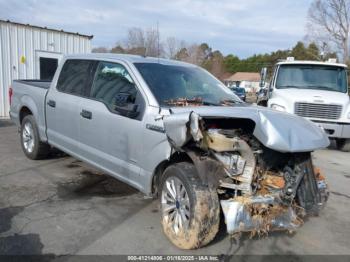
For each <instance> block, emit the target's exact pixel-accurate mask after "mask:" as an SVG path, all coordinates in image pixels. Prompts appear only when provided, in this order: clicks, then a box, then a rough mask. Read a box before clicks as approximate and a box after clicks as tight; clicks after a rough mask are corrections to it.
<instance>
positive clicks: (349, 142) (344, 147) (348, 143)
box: [336, 138, 350, 152]
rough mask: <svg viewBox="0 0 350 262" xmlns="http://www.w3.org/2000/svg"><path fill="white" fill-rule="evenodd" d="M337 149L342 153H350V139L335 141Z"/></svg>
mask: <svg viewBox="0 0 350 262" xmlns="http://www.w3.org/2000/svg"><path fill="white" fill-rule="evenodd" d="M336 144H337V149H338V150H341V151H344V152H350V139H340V138H338V139H336Z"/></svg>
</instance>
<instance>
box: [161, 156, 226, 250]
mask: <svg viewBox="0 0 350 262" xmlns="http://www.w3.org/2000/svg"><path fill="white" fill-rule="evenodd" d="M172 181H174V184H172V183H173V182H172ZM174 187H176V188H177V190H174V191H173V192H175V194H176V199H178V200H177V201H173V202H172V201H169V199H170V200H173V199H174V198H173V197H172V195H171V194H172V192H171V190H172V189H174ZM159 192H160V204H161V214H162V221H161V223H162V226H163V231H164V234H165V235H166V236H167V238H168V239H169V240H170V241H171V242H172V243H173V244H174V245H175V246H177V247H179V248H181V249H196V248H200V247H203V246H205V245H207V244H208V243H209V242H210V241H211V240H213V239H214V237H215V235H216V234H217V232H218V230H219V223H220V204H219V198H218V195H217V192H216V191H215V190H209V189H208V187H206V186H204V185H203V184H202V183H201V180H200V178H199V177H198V175H197V171H196V168H195V167H194V165H193V164H190V163H185V162H182V163H176V164H174V165H171V166H169V167H168V168H167V169H166V170H165V171H164V173H163V176H162V180H161V184H160V191H159ZM167 208H169V209H171V208H172V210H173V211H167ZM177 214H178V220H176V219H177ZM180 220H181V224H180ZM176 221H177V223H176ZM180 225H181V226H180Z"/></svg>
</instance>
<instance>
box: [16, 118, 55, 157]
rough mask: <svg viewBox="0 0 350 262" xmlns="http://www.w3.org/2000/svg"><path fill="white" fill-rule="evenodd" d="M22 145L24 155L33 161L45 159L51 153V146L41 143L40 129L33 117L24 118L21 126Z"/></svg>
mask: <svg viewBox="0 0 350 262" xmlns="http://www.w3.org/2000/svg"><path fill="white" fill-rule="evenodd" d="M21 145H22V149H23V152H24V154H25V155H26V156H27V157H28V158H30V159H33V160H37V159H43V158H45V157H47V155H48V154H49V152H50V146H49V145H48V144H46V143H44V142H41V141H40V137H39V131H38V127H37V125H36V122H35V119H34V117H33V116H32V115H27V116H25V117H24V118H23V121H22V124H21Z"/></svg>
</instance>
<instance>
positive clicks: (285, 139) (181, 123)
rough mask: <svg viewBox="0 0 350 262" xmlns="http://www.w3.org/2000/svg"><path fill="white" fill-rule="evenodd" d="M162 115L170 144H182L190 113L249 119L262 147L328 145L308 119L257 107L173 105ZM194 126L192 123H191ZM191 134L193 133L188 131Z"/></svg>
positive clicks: (286, 148)
mask: <svg viewBox="0 0 350 262" xmlns="http://www.w3.org/2000/svg"><path fill="white" fill-rule="evenodd" d="M171 112H172V114H170V115H168V116H164V127H165V132H166V134H167V136H168V138H169V139H170V140H171V142H172V144H173V145H176V146H177V147H182V146H183V145H184V144H185V143H186V142H187V141H188V138H189V136H190V135H191V133H193V131H196V130H192V129H191V127H190V126H195V123H193V121H192V122H191V123H190V116H191V113H192V112H194V113H196V114H197V115H199V116H200V117H201V118H204V119H205V118H212V119H213V118H232V121H234V119H235V118H240V119H250V120H252V121H254V122H255V128H254V132H253V135H254V136H255V137H256V138H257V139H258V140H259V141H260V142H261V143H262V144H263V145H264V146H266V147H268V148H270V149H273V150H276V151H279V152H309V151H313V150H316V149H320V148H325V147H327V146H328V145H329V139H328V137H327V135H326V134H325V132H324V131H323V130H322V129H321V128H319V127H318V126H316V125H315V124H314V123H312V122H311V121H309V120H307V119H304V118H302V117H298V116H295V115H292V114H288V113H283V112H278V111H274V110H272V109H268V108H265V107H258V106H246V105H242V106H240V105H237V106H232V107H228V106H227V107H226V106H222V107H220V106H218V107H215V106H201V107H175V108H171ZM195 128H196V126H195ZM192 136H193V134H192Z"/></svg>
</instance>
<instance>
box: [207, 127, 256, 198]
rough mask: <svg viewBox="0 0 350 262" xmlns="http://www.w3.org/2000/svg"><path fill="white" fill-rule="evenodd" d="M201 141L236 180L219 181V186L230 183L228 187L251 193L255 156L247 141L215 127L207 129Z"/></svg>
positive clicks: (246, 193)
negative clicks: (229, 181) (220, 131)
mask: <svg viewBox="0 0 350 262" xmlns="http://www.w3.org/2000/svg"><path fill="white" fill-rule="evenodd" d="M203 143H204V144H205V145H204V146H207V147H208V148H209V149H211V150H213V151H215V153H214V156H215V157H216V158H217V159H218V160H219V161H220V162H221V163H222V164H223V165H224V167H225V170H226V171H227V174H228V176H229V177H231V178H232V179H233V180H234V181H235V182H237V183H232V184H227V183H221V186H222V187H227V185H230V186H229V187H228V188H231V189H239V190H241V191H242V192H241V193H242V194H243V195H251V194H252V186H251V185H252V181H253V178H254V172H255V166H256V158H255V155H254V152H253V150H252V149H251V147H250V146H249V145H248V143H247V142H246V141H244V140H243V139H241V138H239V137H233V138H231V137H227V136H226V135H223V134H220V133H219V130H217V129H211V130H208V132H206V133H205V134H204V138H203ZM234 153H236V154H234ZM237 153H238V155H237ZM235 184H238V185H239V186H237V185H235Z"/></svg>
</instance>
